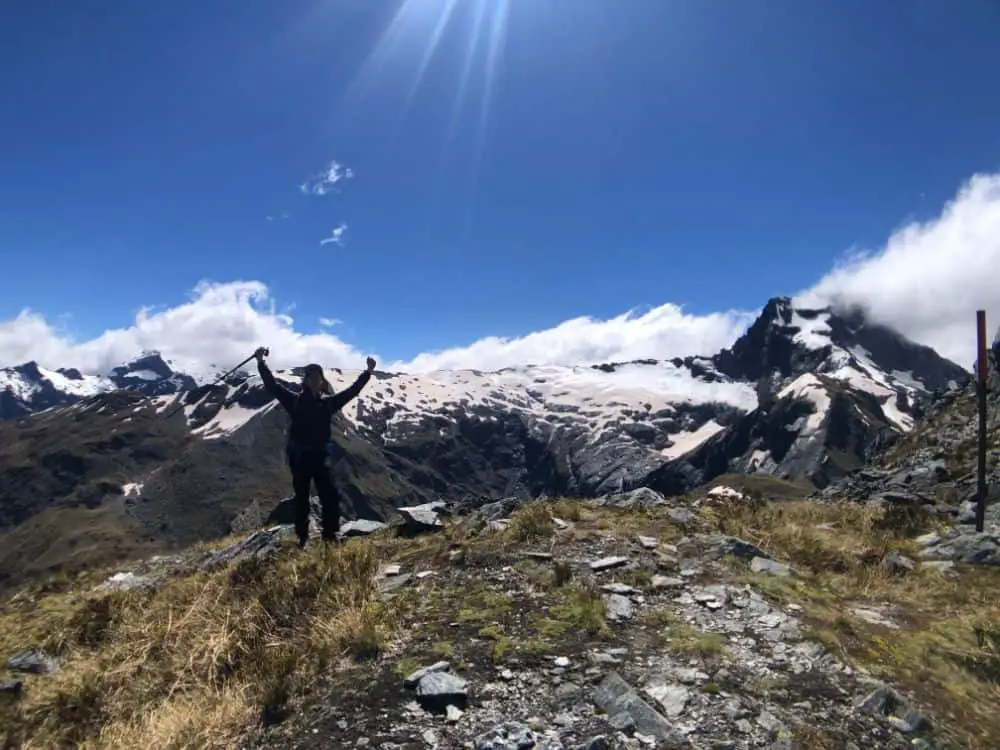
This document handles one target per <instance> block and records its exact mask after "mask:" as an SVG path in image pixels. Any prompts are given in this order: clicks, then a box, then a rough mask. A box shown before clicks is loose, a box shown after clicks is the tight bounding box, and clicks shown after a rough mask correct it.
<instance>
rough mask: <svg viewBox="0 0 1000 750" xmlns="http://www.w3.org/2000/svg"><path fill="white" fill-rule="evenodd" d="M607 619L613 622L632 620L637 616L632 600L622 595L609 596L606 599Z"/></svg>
mask: <svg viewBox="0 0 1000 750" xmlns="http://www.w3.org/2000/svg"><path fill="white" fill-rule="evenodd" d="M604 606H605V609H606V617H607V618H608V619H609V620H611V621H612V622H618V621H620V620H631V619H632V615H634V614H635V606H634V605H633V604H632V600H631V599H629V598H628V597H627V596H622V595H621V594H609V595H608V596H606V597H604Z"/></svg>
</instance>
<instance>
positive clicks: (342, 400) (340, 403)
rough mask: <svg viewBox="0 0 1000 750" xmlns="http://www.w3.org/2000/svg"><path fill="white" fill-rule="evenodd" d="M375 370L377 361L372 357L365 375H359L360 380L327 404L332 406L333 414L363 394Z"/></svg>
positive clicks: (333, 396) (336, 394)
mask: <svg viewBox="0 0 1000 750" xmlns="http://www.w3.org/2000/svg"><path fill="white" fill-rule="evenodd" d="M374 370H375V360H374V359H372V358H371V357H369V358H368V369H367V370H365V371H364V372H363V373H361V374H360V375H358V379H357V380H355V381H354V382H353V383H352V384H351V385H350V386H349V387H348V388H345V389H344V390H342V391H341V392H340V393H335V394H334V395H332V396H330V397H329V398H328V399H325V400H326V402H327V403H328V404H329V405H330V411H331V412H337V411H340V410H341V409H343V408H344V407H345V406H347V404H348V403H350V402H351V400H353V399H354V398H356V397H357V395H358V394H359V393H361V389H362V388H364V387H365V386H366V385H368V381H369V380H371V379H372V372H374Z"/></svg>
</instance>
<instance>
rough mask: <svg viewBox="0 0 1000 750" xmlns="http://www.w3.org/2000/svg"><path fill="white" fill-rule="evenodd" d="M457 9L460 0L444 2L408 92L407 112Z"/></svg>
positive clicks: (446, 0) (445, 0)
mask: <svg viewBox="0 0 1000 750" xmlns="http://www.w3.org/2000/svg"><path fill="white" fill-rule="evenodd" d="M457 7H458V0H444V9H443V10H442V11H441V13H440V14H439V15H438V19H437V23H436V24H435V26H434V31H433V32H432V33H431V38H430V40H429V41H428V43H427V47H426V48H425V49H424V54H423V57H421V58H420V64H419V65H418V66H417V70H416V73H415V74H414V77H413V84H412V85H411V86H410V90H409V92H407V95H406V105H405V108H406V110H409V109H410V108H411V107H412V106H413V100H414V98H415V97H416V95H417V90H418V89H419V88H420V84H421V83H422V82H423V80H424V75H425V74H426V73H427V66H428V65H430V62H431V59H432V58H433V57H434V53H435V52H436V51H437V48H438V46H439V45H440V44H441V38H442V37H443V36H444V32H445V29H446V28H447V27H448V22H449V21H451V17H452V16H453V15H454V13H455V8H457Z"/></svg>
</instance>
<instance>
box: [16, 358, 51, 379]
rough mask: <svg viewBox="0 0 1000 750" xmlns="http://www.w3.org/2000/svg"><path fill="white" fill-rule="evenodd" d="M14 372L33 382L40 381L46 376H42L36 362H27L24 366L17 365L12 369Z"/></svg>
mask: <svg viewBox="0 0 1000 750" xmlns="http://www.w3.org/2000/svg"><path fill="white" fill-rule="evenodd" d="M11 369H12V370H13V371H14V372H16V373H18V374H20V375H22V376H23V377H25V378H28V379H29V380H33V381H40V380H42V379H43V378H44V377H45V376H44V375H43V374H42V371H41V369H39V367H38V363H37V362H36V361H35V360H31V361H30V362H25V363H24V364H23V365H16V366H15V367H12V368H11Z"/></svg>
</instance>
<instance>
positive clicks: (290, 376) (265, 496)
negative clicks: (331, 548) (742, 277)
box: [0, 298, 968, 571]
mask: <svg viewBox="0 0 1000 750" xmlns="http://www.w3.org/2000/svg"><path fill="white" fill-rule="evenodd" d="M866 328H870V329H871V330H873V331H875V334H871V333H869V334H865V335H867V336H868V338H867V339H865V340H866V341H868V342H869V344H871V342H872V341H876V342H878V341H880V340H881V341H882V346H883V348H886V349H888V350H890V353H889V354H887V355H886V356H885V357H883V355H882V352H881V350H880V349H879V347H877V346H874V344H872V346H873V348H874V351H872V350H868V349H864V348H863V347H862V346H861V344H859V343H858V342H859V339H858V336H859V331H864V330H865V329H866ZM852 337H853V338H852ZM880 337H881V338H880ZM761 342H762V343H761ZM924 349H925V348H921V347H919V345H916V344H912V342H908V341H907V340H905V339H904V338H903V337H902V336H900V335H899V334H898V333H894V332H892V331H890V330H888V329H883V328H881V327H877V326H874V325H872V324H869V323H867V322H866V321H864V320H863V319H855V320H853V321H851V324H850V325H848V324H847V323H842V322H841V321H840V319H839V318H838V316H837V315H836V314H835V313H833V312H831V311H830V310H818V311H809V310H806V311H804V313H803V311H802V310H797V309H795V308H793V307H791V303H790V302H789V300H788V298H774V299H772V300H771V301H769V302H768V304H767V305H765V307H764V309H763V310H762V313H761V316H759V317H758V319H757V321H755V322H754V324H753V325H751V326H750V327H749V328H748V330H747V332H746V333H745V334H744V335H743V336H741V337H740V339H738V340H737V341H736V342H734V345H733V347H731V348H730V349H727V350H723V351H722V352H720V353H718V354H716V355H714V356H713V357H686V358H671V359H640V360H634V361H632V362H625V363H605V364H592V365H577V366H555V365H536V366H527V367H511V368H503V369H501V370H497V371H494V372H485V371H480V370H462V371H455V370H452V371H440V372H436V373H429V374H410V373H384V372H376V373H375V376H374V377H373V378H372V380H371V382H370V383H369V384H368V386H367V387H366V388H365V390H364V391H363V392H362V394H361V396H359V397H358V398H357V399H356V400H355V401H354V402H352V403H351V404H349V405H348V406H347V407H346V408H345V409H344V411H343V412H342V413H341V414H340V415H339V416H338V417H337V418H336V419H337V422H338V429H337V430H336V433H337V437H336V443H337V445H338V447H339V449H340V454H341V460H340V461H338V462H337V464H336V467H335V481H336V483H337V486H338V488H339V490H340V493H341V495H342V497H343V506H344V507H343V510H344V513H345V515H346V516H347V517H349V518H350V517H363V518H371V519H383V520H385V519H391V518H392V517H393V516H394V513H395V508H396V507H399V506H401V505H413V504H419V503H421V502H429V501H432V500H438V499H449V500H457V499H462V500H467V499H469V498H474V499H475V502H480V503H481V502H485V501H487V500H495V499H500V498H502V497H508V496H514V497H539V496H546V495H547V496H554V495H572V496H579V497H594V496H600V495H605V494H609V493H615V492H621V491H626V490H630V489H634V488H637V487H642V486H647V487H651V488H653V489H656V490H659V491H661V492H664V493H666V494H678V493H683V492H685V491H687V490H690V489H691V488H692V487H696V486H698V485H700V484H703V483H704V482H706V481H709V480H711V479H712V478H713V477H715V476H719V475H722V474H726V473H732V472H741V471H742V472H748V471H750V472H758V473H767V474H771V475H773V476H776V477H778V478H804V479H806V480H808V481H810V482H811V483H812V484H813V485H814V486H816V487H818V488H822V487H824V486H827V485H828V484H829V483H830V482H832V481H835V480H837V479H838V478H840V477H842V476H844V475H845V474H847V473H849V472H850V471H852V470H853V469H855V468H857V467H858V466H860V465H863V464H864V462H865V461H866V460H867V459H868V457H869V456H870V455H871V454H872V453H873V452H874V451H876V450H878V449H880V448H882V447H884V446H886V445H888V444H890V443H891V442H892V441H893V440H894V439H896V438H897V437H898V436H899V435H902V434H905V433H906V432H908V431H909V430H910V429H912V425H913V423H914V420H915V419H916V418H918V417H919V414H920V409H921V408H922V407H921V404H923V403H925V402H927V401H929V400H930V399H931V395H932V393H933V391H934V390H936V389H939V388H940V387H941V384H942V383H944V384H946V387H947V384H948V382H949V381H959V380H961V379H963V378H966V377H967V376H968V374H967V373H965V371H963V370H962V369H961V368H960V367H958V366H957V365H955V364H954V363H951V362H949V361H947V360H945V359H944V358H942V357H938V356H937V355H936V354H934V355H933V356H931V355H928V354H926V353H925V352H924ZM928 351H931V350H928ZM899 352H904V353H905V352H913V353H914V362H913V365H912V367H907V368H905V369H902V367H903V366H905V365H907V364H908V363H907V362H901V361H899V358H898V357H899ZM148 356H152V357H155V360H148V359H144V358H143V357H140V358H136V359H135V360H133V362H132V363H131V364H130V365H129V366H126V367H124V369H122V368H117V369H115V370H113V371H112V372H113V374H114V376H115V378H117V380H111V379H110V378H109V380H108V381H102V382H105V384H106V383H107V382H110V383H112V384H117V383H121V384H123V385H124V386H125V387H117V388H116V389H114V390H110V389H109V390H100V389H96V390H93V383H94V381H87V380H84V383H85V384H86V385H89V386H90V387H91V388H92V392H91V393H90V394H89V395H82V396H79V397H76V396H73V400H72V401H71V402H70V403H65V401H66V400H70V396H67V395H65V394H64V396H63V399H64V401H63V402H62V403H57V404H55V405H49V406H46V407H45V408H44V409H39V410H38V411H37V412H35V413H33V414H32V413H31V412H28V413H24V412H23V411H22V412H21V413H18V414H17V416H16V418H15V419H6V420H0V438H2V440H0V446H6V447H4V448H0V467H2V468H0V498H3V500H4V502H3V503H0V505H2V506H5V507H7V508H8V510H7V511H6V512H3V513H0V546H3V543H4V540H5V539H6V540H7V541H8V547H9V549H10V550H12V552H11V553H10V554H11V556H10V557H9V558H4V559H0V563H2V564H0V568H3V567H5V566H6V565H10V566H11V567H12V568H13V569H14V570H15V571H17V570H23V569H24V566H25V564H26V563H25V561H24V560H22V559H20V558H19V557H18V556H17V550H18V549H21V548H22V546H23V545H24V544H28V543H29V542H31V544H34V543H35V542H32V541H31V540H32V539H34V538H35V537H37V536H38V535H43V536H44V535H47V538H48V537H51V539H52V541H51V544H52V548H53V550H54V551H53V552H52V556H51V560H52V562H51V564H52V565H57V564H61V560H62V559H63V557H64V556H63V555H61V554H60V553H58V551H57V548H58V541H57V540H58V539H59V538H61V537H63V536H66V535H67V534H68V531H67V530H65V529H61V528H60V522H59V521H58V517H59V514H60V513H71V512H72V513H79V512H81V511H80V510H79V509H81V508H82V509H84V511H85V512H87V513H97V512H101V513H105V514H112V509H113V511H114V512H113V514H112V515H114V516H115V518H117V519H118V520H116V521H115V523H116V524H118V525H119V527H121V528H125V527H127V528H128V529H130V531H129V533H130V534H132V536H133V537H134V539H135V540H137V543H138V540H142V541H143V543H147V542H148V543H149V544H154V545H155V544H161V545H164V546H165V547H166V548H172V547H174V546H178V545H181V546H183V545H188V544H191V543H194V542H196V541H198V540H201V539H204V538H211V537H213V536H218V535H221V534H224V533H227V532H228V531H229V528H230V525H231V523H232V519H233V518H235V517H237V516H240V515H241V514H243V512H244V511H245V510H246V508H247V507H248V506H251V505H255V507H259V508H260V511H261V513H262V514H263V515H264V516H266V515H267V514H268V512H269V511H270V509H272V508H274V506H275V504H276V503H277V502H278V501H279V500H280V499H281V498H282V497H283V496H285V495H286V494H287V489H288V478H287V469H286V467H285V465H284V457H283V452H282V443H283V440H284V437H283V433H284V428H285V426H286V425H287V417H286V415H285V414H284V412H283V411H282V410H281V409H278V408H276V404H275V402H274V401H273V399H272V397H271V396H270V394H268V393H267V392H266V391H264V390H263V388H262V386H261V383H260V379H259V377H258V376H256V375H255V374H249V373H237V374H234V375H231V376H230V377H227V378H226V379H225V380H224V381H223V382H220V383H216V384H207V385H205V384H203V385H196V384H194V383H193V382H192V381H185V380H183V378H184V377H185V376H182V375H180V374H178V373H175V372H174V371H173V370H172V369H171V368H170V367H169V365H167V363H166V362H165V361H163V359H162V358H161V357H160V355H159V354H150V355H148ZM883 359H885V361H886V362H887V363H888V364H887V365H886V366H884V367H883V366H880V364H879V363H880V362H881V361H882V360H883ZM808 368H811V369H808ZM35 371H37V372H39V373H41V374H42V375H43V376H45V378H47V379H48V381H49V387H50V388H51V387H52V382H53V381H58V379H59V378H62V379H64V380H66V381H67V382H71V381H70V378H69V375H67V374H65V373H66V372H68V371H64V373H56V371H50V370H45V368H40V367H39V366H37V365H36V367H35V370H32V371H31V372H35ZM8 372H9V370H7V371H0V376H2V375H3V374H4V373H8ZM727 372H728V373H732V374H727ZM783 372H788V373H789V374H788V375H783V374H782V373H783ZM18 373H19V374H21V375H24V374H25V371H24V370H18ZM51 373H55V377H53V376H52V375H51ZM29 374H30V373H29ZM356 374H357V371H353V370H345V369H340V368H335V369H330V370H328V371H327V377H328V378H329V380H330V381H331V383H332V384H333V386H334V387H335V388H337V389H341V388H344V387H346V386H347V385H348V384H349V383H350V382H351V381H353V379H354V377H355V376H356ZM275 375H276V377H277V378H278V379H279V380H280V381H283V382H285V383H287V384H289V385H291V386H293V387H295V386H297V382H298V380H299V377H300V371H297V370H296V369H294V368H293V369H292V370H278V371H276V372H275ZM733 375H742V376H744V378H745V379H735V378H734V377H733ZM150 376H155V377H150ZM82 377H83V378H86V377H87V376H82ZM751 377H756V380H753V379H751ZM59 382H62V381H59ZM0 384H2V381H0ZM192 385H193V386H194V387H191V386H192ZM954 385H955V387H957V382H954ZM77 387H78V389H79V386H77ZM108 387H109V388H110V386H108ZM7 391H8V392H9V391H10V388H9V386H8V389H7ZM31 393H42V394H45V393H46V392H45V391H44V389H41V388H40V389H39V390H37V391H31ZM70 395H72V394H70ZM30 406H31V404H29V403H22V407H23V409H25V410H26V409H27V408H29V407H30ZM12 509H13V510H12ZM45 514H47V515H45ZM5 518H6V520H4V519H5ZM32 519H34V523H35V524H36V525H38V524H39V523H41V521H39V520H38V519H49V520H47V521H46V524H44V525H42V526H41V527H40V528H34V527H31V525H30V523H29V522H31V521H32ZM26 524H27V525H26ZM15 542H16V543H15ZM125 546H126V547H127V546H128V545H127V544H126V545H125ZM42 557H45V556H44V555H43V556H42ZM0 558H3V556H0ZM39 564H40V565H41V564H43V563H39ZM44 564H48V563H44Z"/></svg>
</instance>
